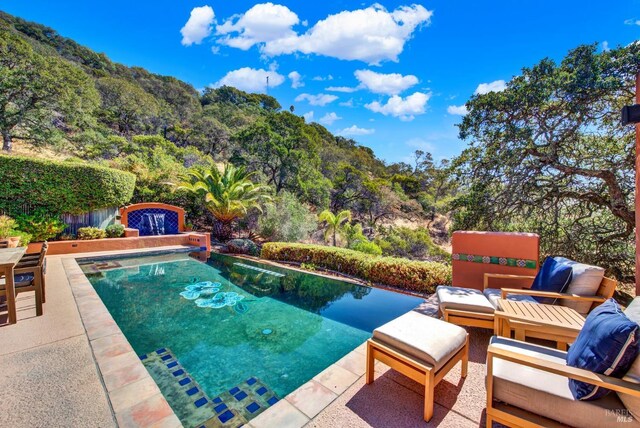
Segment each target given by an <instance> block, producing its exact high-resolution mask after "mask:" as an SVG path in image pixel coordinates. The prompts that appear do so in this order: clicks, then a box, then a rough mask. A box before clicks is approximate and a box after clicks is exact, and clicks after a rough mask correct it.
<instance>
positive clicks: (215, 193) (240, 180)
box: [177, 164, 271, 241]
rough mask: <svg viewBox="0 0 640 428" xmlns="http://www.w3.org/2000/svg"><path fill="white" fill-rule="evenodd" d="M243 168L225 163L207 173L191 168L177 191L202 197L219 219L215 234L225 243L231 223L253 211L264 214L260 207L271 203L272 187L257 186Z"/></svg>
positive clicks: (228, 236) (214, 215)
mask: <svg viewBox="0 0 640 428" xmlns="http://www.w3.org/2000/svg"><path fill="white" fill-rule="evenodd" d="M250 177H251V174H249V173H247V171H246V170H245V169H244V168H236V167H235V166H233V165H231V164H226V165H225V166H224V169H223V170H222V171H220V170H219V169H218V168H217V167H216V166H212V167H211V168H209V169H206V170H199V169H191V170H190V171H188V172H187V174H186V175H184V176H183V177H182V181H181V182H180V183H178V185H177V189H178V190H186V191H188V192H191V193H194V194H197V195H203V196H204V200H205V206H206V208H207V209H208V210H209V211H210V212H211V214H212V215H213V217H214V218H215V219H216V220H217V223H216V224H215V225H214V230H213V234H214V236H215V237H216V238H218V239H220V240H222V241H225V240H227V239H229V238H230V237H231V224H232V223H233V221H234V220H236V219H238V218H241V217H244V216H245V215H246V214H247V212H248V211H249V210H250V209H251V208H257V209H258V210H260V211H262V209H261V207H260V204H261V202H263V201H268V200H271V197H270V196H269V195H268V192H269V187H268V186H266V185H264V184H258V183H254V182H253V181H251V179H250Z"/></svg>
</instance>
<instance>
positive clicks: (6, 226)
mask: <svg viewBox="0 0 640 428" xmlns="http://www.w3.org/2000/svg"><path fill="white" fill-rule="evenodd" d="M16 226H17V223H16V221H15V220H14V219H12V218H11V217H9V216H8V215H0V238H8V237H9V236H15V235H11V233H12V232H14V230H15V228H16Z"/></svg>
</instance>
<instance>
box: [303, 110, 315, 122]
mask: <svg viewBox="0 0 640 428" xmlns="http://www.w3.org/2000/svg"><path fill="white" fill-rule="evenodd" d="M302 117H304V120H306V121H307V122H311V121H312V120H313V110H311V111H309V112H306V113H305V114H303V115H302Z"/></svg>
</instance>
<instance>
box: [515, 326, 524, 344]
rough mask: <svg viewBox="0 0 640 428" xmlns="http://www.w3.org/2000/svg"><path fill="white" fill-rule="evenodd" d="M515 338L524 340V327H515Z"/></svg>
mask: <svg viewBox="0 0 640 428" xmlns="http://www.w3.org/2000/svg"><path fill="white" fill-rule="evenodd" d="M516 340H520V341H522V342H524V341H525V334H524V329H522V328H517V329H516Z"/></svg>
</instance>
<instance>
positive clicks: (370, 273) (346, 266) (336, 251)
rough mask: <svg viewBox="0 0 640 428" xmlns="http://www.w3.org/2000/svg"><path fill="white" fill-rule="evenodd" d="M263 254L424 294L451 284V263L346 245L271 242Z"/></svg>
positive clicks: (267, 244) (267, 256) (263, 249)
mask: <svg viewBox="0 0 640 428" xmlns="http://www.w3.org/2000/svg"><path fill="white" fill-rule="evenodd" d="M261 256H262V257H263V258H265V259H269V260H279V261H289V262H297V263H311V264H314V265H316V266H319V267H323V268H325V269H331V270H335V271H338V272H341V273H344V274H347V275H352V276H356V277H358V278H361V279H364V280H366V281H371V282H373V283H376V284H382V285H387V286H393V287H400V288H403V289H406V290H411V291H419V292H424V293H433V292H435V287H436V286H438V285H441V284H450V283H451V266H449V265H446V264H443V263H437V262H418V261H411V260H406V259H399V258H393V257H375V256H371V255H368V254H364V253H361V252H358V251H353V250H348V249H345V248H335V247H326V246H322V245H308V244H290V243H283V242H270V243H266V244H264V245H263V246H262V253H261Z"/></svg>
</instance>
